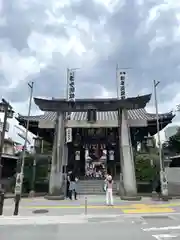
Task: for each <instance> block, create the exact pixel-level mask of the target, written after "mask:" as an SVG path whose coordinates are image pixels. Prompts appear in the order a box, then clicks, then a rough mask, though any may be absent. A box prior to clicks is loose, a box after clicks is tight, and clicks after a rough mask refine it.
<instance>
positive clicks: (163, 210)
mask: <svg viewBox="0 0 180 240" xmlns="http://www.w3.org/2000/svg"><path fill="white" fill-rule="evenodd" d="M122 211H123V212H124V213H128V214H130V213H131V214H132V213H173V212H174V209H172V208H148V207H147V208H142V209H141V208H139V209H123V210H122Z"/></svg>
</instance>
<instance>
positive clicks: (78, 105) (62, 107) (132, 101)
mask: <svg viewBox="0 0 180 240" xmlns="http://www.w3.org/2000/svg"><path fill="white" fill-rule="evenodd" d="M150 99H151V94H147V95H143V96H137V97H132V98H126V99H117V98H108V99H107V98H106V99H76V101H75V102H69V101H67V99H42V98H34V101H35V104H36V105H37V106H39V108H40V109H41V110H42V111H52V112H53V111H54V112H57V111H62V112H83V111H84V112H85V111H87V110H88V109H96V110H97V111H102V112H103V111H104V112H105V111H116V110H118V109H120V108H125V109H139V108H144V107H145V106H146V104H147V103H148V102H149V101H150Z"/></svg>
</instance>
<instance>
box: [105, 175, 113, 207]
mask: <svg viewBox="0 0 180 240" xmlns="http://www.w3.org/2000/svg"><path fill="white" fill-rule="evenodd" d="M105 191H106V205H108V206H113V179H112V176H111V175H109V174H108V175H107V176H106V179H105Z"/></svg>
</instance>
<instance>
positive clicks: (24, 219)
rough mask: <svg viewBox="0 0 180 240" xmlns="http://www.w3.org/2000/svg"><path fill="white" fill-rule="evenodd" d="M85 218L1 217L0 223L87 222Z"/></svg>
mask: <svg viewBox="0 0 180 240" xmlns="http://www.w3.org/2000/svg"><path fill="white" fill-rule="evenodd" d="M87 222H88V220H87V219H86V218H82V217H78V216H76V217H75V218H74V217H72V216H68V217H67V216H66V217H64V216H61V217H60V216H53V217H52V216H38V217H37V216H35V217H34V216H33V217H32V216H29V217H20V216H18V217H3V218H0V225H49V224H80V223H81V224H82V223H87Z"/></svg>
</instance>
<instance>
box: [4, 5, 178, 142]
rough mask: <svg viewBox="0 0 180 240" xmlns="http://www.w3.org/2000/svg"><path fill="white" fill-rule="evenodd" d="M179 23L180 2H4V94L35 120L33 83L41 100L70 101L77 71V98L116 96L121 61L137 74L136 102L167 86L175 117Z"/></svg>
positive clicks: (163, 97) (131, 81) (166, 101)
mask: <svg viewBox="0 0 180 240" xmlns="http://www.w3.org/2000/svg"><path fill="white" fill-rule="evenodd" d="M179 23H180V1H179V0H164V1H163V0H94V1H93V0H0V52H1V53H0V61H1V62H0V63H1V64H0V88H1V93H2V96H3V97H5V98H6V99H7V100H8V101H10V102H11V104H12V106H13V107H14V108H15V110H16V111H17V112H19V113H21V114H25V115H27V105H28V104H27V102H28V96H29V91H28V86H27V83H28V81H34V82H35V84H34V96H43V97H63V96H65V88H66V68H67V67H70V68H80V70H78V72H77V73H76V88H77V92H76V96H77V97H79V98H82V97H115V96H116V80H115V75H116V73H115V69H116V64H117V63H118V64H119V66H120V67H122V68H124V67H129V68H131V69H129V70H128V81H127V93H128V96H136V95H138V94H145V93H152V90H153V87H152V81H153V79H156V80H159V81H160V82H161V84H160V85H159V86H158V99H159V110H160V111H161V112H167V111H169V110H171V109H172V108H175V107H176V105H177V104H179V103H180V92H179V89H180V81H179V76H180V74H179V73H180V38H179V35H180V24H179ZM153 104H154V103H153V101H151V102H150V104H149V106H148V108H147V109H148V110H149V111H154V108H153ZM38 113H39V112H38V109H37V108H35V106H34V105H33V109H32V114H38ZM175 121H178V117H176V119H175ZM14 123H15V121H13V124H14ZM10 134H11V135H13V137H14V136H15V133H14V128H12V127H11V133H10Z"/></svg>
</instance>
